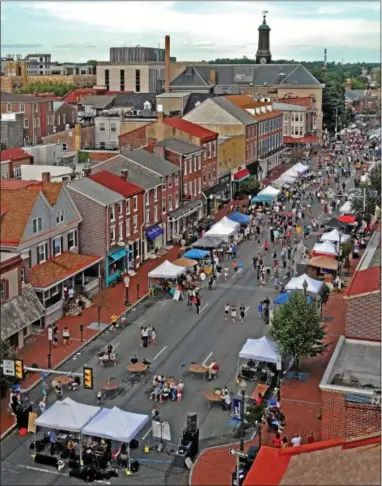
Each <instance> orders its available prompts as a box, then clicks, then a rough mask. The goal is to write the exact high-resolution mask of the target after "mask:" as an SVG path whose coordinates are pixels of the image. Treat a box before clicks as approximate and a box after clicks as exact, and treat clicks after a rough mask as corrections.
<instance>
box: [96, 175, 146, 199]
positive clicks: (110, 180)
mask: <svg viewBox="0 0 382 486" xmlns="http://www.w3.org/2000/svg"><path fill="white" fill-rule="evenodd" d="M89 179H91V180H92V181H94V182H97V183H98V184H101V186H104V187H107V189H110V190H111V191H114V192H116V193H117V194H121V196H123V197H130V196H135V195H136V194H139V193H141V192H144V189H142V187H139V186H137V185H136V184H133V183H132V182H130V181H129V180H127V181H125V180H124V179H122V177H119V176H117V175H116V174H113V173H112V172H108V171H107V170H104V171H101V172H97V174H93V175H90V176H89Z"/></svg>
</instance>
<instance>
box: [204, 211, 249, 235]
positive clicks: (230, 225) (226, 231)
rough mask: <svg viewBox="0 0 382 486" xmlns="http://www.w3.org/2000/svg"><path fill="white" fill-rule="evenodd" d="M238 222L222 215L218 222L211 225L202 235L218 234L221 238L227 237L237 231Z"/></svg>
mask: <svg viewBox="0 0 382 486" xmlns="http://www.w3.org/2000/svg"><path fill="white" fill-rule="evenodd" d="M239 228H240V224H239V223H235V222H234V221H231V220H230V219H229V218H227V216H224V218H222V219H221V220H220V221H219V222H218V223H216V224H214V225H213V226H211V228H210V229H209V230H208V231H206V233H205V235H204V236H220V237H221V238H229V237H230V236H233V235H234V234H235V233H237V232H238V231H239Z"/></svg>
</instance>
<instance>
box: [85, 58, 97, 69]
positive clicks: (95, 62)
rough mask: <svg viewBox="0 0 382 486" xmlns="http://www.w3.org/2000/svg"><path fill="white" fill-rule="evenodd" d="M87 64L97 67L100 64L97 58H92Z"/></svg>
mask: <svg viewBox="0 0 382 486" xmlns="http://www.w3.org/2000/svg"><path fill="white" fill-rule="evenodd" d="M87 64H89V66H93V67H94V68H95V67H96V66H97V64H98V61H96V60H95V59H90V61H88V62H87Z"/></svg>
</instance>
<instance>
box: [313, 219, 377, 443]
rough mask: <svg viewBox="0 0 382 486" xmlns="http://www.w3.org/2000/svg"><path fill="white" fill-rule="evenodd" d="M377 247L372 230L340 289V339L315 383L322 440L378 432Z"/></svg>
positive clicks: (375, 235) (375, 237) (375, 234)
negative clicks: (342, 290) (343, 305)
mask: <svg viewBox="0 0 382 486" xmlns="http://www.w3.org/2000/svg"><path fill="white" fill-rule="evenodd" d="M380 243H381V234H380V230H379V229H378V230H377V231H376V232H375V233H374V235H373V237H372V239H371V240H370V242H369V245H368V247H367V249H366V251H365V253H364V254H363V255H362V258H361V260H360V262H359V264H358V267H357V269H356V271H355V273H354V275H353V277H352V280H351V282H350V283H349V286H348V287H347V289H346V291H345V296H344V299H345V301H346V307H347V309H346V330H345V336H341V337H340V339H339V341H338V343H337V346H336V348H335V350H334V353H333V355H332V357H331V359H330V362H329V364H328V367H327V369H326V371H325V374H324V376H323V378H322V381H321V383H320V389H321V392H322V439H323V440H327V439H333V438H345V439H347V438H350V437H357V436H360V435H364V434H371V433H374V432H380V430H381V300H380V297H381V291H380V278H381V255H380Z"/></svg>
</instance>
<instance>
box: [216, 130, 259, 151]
mask: <svg viewBox="0 0 382 486" xmlns="http://www.w3.org/2000/svg"><path fill="white" fill-rule="evenodd" d="M251 128H252V130H251V131H253V127H251ZM252 135H253V134H252ZM212 155H213V157H216V140H214V141H213V142H212Z"/></svg>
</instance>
